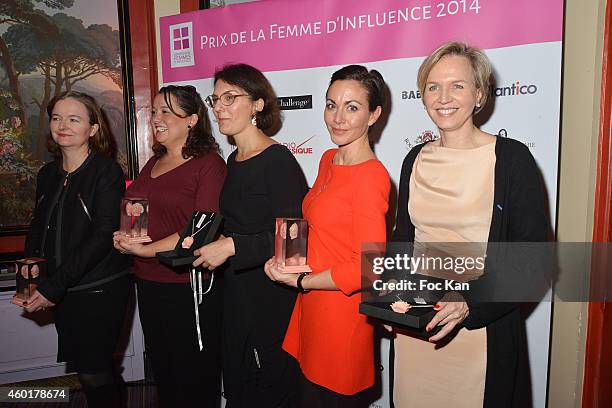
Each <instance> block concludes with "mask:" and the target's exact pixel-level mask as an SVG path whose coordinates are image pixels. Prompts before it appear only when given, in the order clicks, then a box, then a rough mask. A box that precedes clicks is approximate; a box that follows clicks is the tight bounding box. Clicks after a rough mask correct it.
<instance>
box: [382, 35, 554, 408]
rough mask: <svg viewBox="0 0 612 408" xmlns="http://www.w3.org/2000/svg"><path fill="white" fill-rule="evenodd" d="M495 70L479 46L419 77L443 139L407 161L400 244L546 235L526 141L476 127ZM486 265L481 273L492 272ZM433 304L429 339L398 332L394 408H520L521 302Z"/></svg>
mask: <svg viewBox="0 0 612 408" xmlns="http://www.w3.org/2000/svg"><path fill="white" fill-rule="evenodd" d="M491 72H492V68H491V64H490V62H489V60H488V58H487V57H486V55H485V54H484V53H483V52H482V51H481V50H479V49H477V48H474V47H471V46H468V45H466V44H463V43H459V42H450V43H446V44H444V45H442V46H440V47H439V48H438V49H436V50H435V51H434V52H433V53H432V54H431V55H430V56H429V57H427V58H426V59H425V60H424V61H423V63H422V64H421V67H420V69H419V73H418V80H417V82H418V87H419V90H420V91H421V95H422V98H423V104H424V105H425V109H426V111H427V113H428V115H429V117H430V118H431V119H432V120H433V122H434V123H435V124H436V126H437V127H438V131H439V133H440V138H439V139H437V140H434V141H430V142H427V143H423V144H421V145H418V146H416V147H414V148H413V149H412V150H411V151H410V152H409V153H408V155H407V156H406V158H405V159H404V163H403V165H402V171H401V178H400V184H399V197H398V206H397V222H396V229H395V232H394V240H395V241H407V242H414V243H415V244H416V243H420V244H426V243H430V242H459V243H466V242H473V243H487V242H537V241H545V240H546V238H547V220H546V216H545V206H544V188H543V185H542V183H541V181H540V180H541V179H540V176H539V173H538V169H537V166H536V163H535V160H534V158H533V156H532V155H531V153H530V152H529V149H528V148H527V147H526V146H525V145H524V144H522V143H520V142H517V141H516V140H513V139H509V138H501V137H496V136H493V135H490V134H488V133H486V132H484V131H482V130H480V129H478V128H477V127H476V125H475V124H474V120H473V118H474V115H476V114H477V113H478V112H479V111H481V110H482V109H483V108H484V106H485V104H486V102H487V100H488V97H489V95H490V89H489V87H490V77H491ZM487 272H488V271H487V270H486V266H485V271H484V273H487ZM454 295H455V296H459V297H458V298H455V299H452V301H451V300H449V301H447V299H444V298H443V299H442V301H440V302H438V304H437V305H436V310H437V313H436V315H435V317H434V318H433V319H432V321H431V322H430V323H429V324H428V325H427V331H431V330H432V329H433V328H434V327H436V326H437V327H438V328H439V332H438V333H436V334H435V335H433V336H431V337H430V338H429V341H424V340H422V339H418V338H415V337H412V336H410V335H408V334H402V332H401V331H398V335H397V338H396V339H395V365H394V366H395V369H394V373H395V381H394V387H393V389H394V395H393V397H394V401H395V406H396V407H402V408H404V407H420V406H428V407H449V406H452V407H466V408H468V407H469V408H474V407H482V406H484V407H495V408H499V407H524V406H526V405H524V404H523V402H522V401H521V398H524V397H526V396H528V395H529V390H528V383H527V379H528V377H529V374H528V371H527V370H528V367H527V366H526V365H525V364H524V363H525V356H526V350H525V349H524V348H523V341H522V338H523V333H522V325H523V322H522V320H521V316H520V312H519V309H518V306H517V304H515V303H508V302H504V303H502V302H498V303H482V302H478V299H473V298H471V297H470V296H469V293H467V292H466V293H464V295H465V296H466V298H465V299H464V298H463V297H461V295H459V294H458V293H455V294H454Z"/></svg>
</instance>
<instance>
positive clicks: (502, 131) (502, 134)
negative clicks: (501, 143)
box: [497, 128, 536, 149]
mask: <svg viewBox="0 0 612 408" xmlns="http://www.w3.org/2000/svg"><path fill="white" fill-rule="evenodd" d="M497 136H499V137H510V131H509V130H508V129H506V128H501V129H499V131H498V132H497ZM523 144H524V145H525V146H527V147H528V148H530V149H531V148H534V147H536V144H535V142H528V141H525V142H523Z"/></svg>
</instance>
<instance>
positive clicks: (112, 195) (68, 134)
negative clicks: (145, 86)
mask: <svg viewBox="0 0 612 408" xmlns="http://www.w3.org/2000/svg"><path fill="white" fill-rule="evenodd" d="M47 111H48V113H49V119H50V123H49V128H50V130H51V134H50V137H49V139H48V143H47V144H48V148H49V151H50V152H51V153H52V154H53V155H54V156H55V158H56V159H55V160H54V161H53V162H51V163H48V164H46V165H45V166H44V167H43V168H41V169H40V171H39V173H38V179H37V183H36V203H37V204H36V208H35V209H34V216H33V219H32V223H31V226H30V230H29V232H28V236H27V240H26V247H25V255H26V256H27V257H39V258H45V259H46V261H47V262H46V265H47V277H46V278H45V279H43V280H42V281H41V282H40V284H39V285H38V289H37V290H36V291H34V293H33V294H32V295H31V296H30V297H29V298H28V299H27V300H26V301H25V303H24V304H22V306H23V307H25V308H26V310H27V311H28V312H36V311H38V310H44V309H45V308H53V314H54V318H55V327H56V329H57V334H58V355H57V360H58V361H65V362H67V363H68V369H69V370H75V371H76V372H77V374H78V377H79V381H80V382H81V385H82V386H83V389H84V391H85V395H86V397H87V404H88V406H89V407H110V406H117V404H118V403H119V402H118V393H117V390H116V387H115V384H114V381H113V372H112V363H113V352H114V350H115V347H116V345H117V341H118V339H119V334H120V329H121V327H122V324H123V319H124V316H125V309H126V305H127V299H128V294H129V288H130V285H131V282H130V279H129V277H128V275H127V273H128V268H129V265H130V262H129V258H128V257H126V256H123V255H121V254H119V253H118V252H117V251H116V250H115V249H113V241H112V237H113V231H115V230H117V229H118V228H119V205H120V202H121V197H122V196H123V192H124V190H125V181H124V178H123V171H122V170H121V167H120V166H119V165H118V164H117V162H116V161H115V159H114V156H115V153H116V147H115V145H114V140H113V139H112V136H111V134H110V133H109V130H108V127H107V125H106V123H105V122H104V119H103V117H102V115H101V112H100V108H99V107H98V106H97V104H96V102H95V100H94V99H93V98H92V97H90V96H89V95H86V94H83V93H80V92H74V91H70V92H64V93H63V94H61V95H59V96H58V97H56V98H55V99H53V100H52V101H51V102H50V103H49V107H48V109H47Z"/></svg>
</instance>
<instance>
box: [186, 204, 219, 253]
mask: <svg viewBox="0 0 612 408" xmlns="http://www.w3.org/2000/svg"><path fill="white" fill-rule="evenodd" d="M196 218H198V216H197V215H196V216H194V217H193V218H192V219H191V235H189V236H187V237H185V238H184V239H183V242H182V243H181V246H182V247H183V248H185V249H189V248H191V246H192V245H193V241H194V238H193V237H195V236H196V235H198V233H200V232H201V231H202V230H204V229H205V228H206V226H207V225H208V224H210V223H211V222H212V219H211V220H208V222H206V224H204V225H202V223H203V222H204V221H205V220H206V213H204V214H202V215H201V216H200V219H199V220H198V222H197V224H196V221H195V220H196ZM196 228H197V230H196Z"/></svg>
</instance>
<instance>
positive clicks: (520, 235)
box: [393, 137, 548, 408]
mask: <svg viewBox="0 0 612 408" xmlns="http://www.w3.org/2000/svg"><path fill="white" fill-rule="evenodd" d="M424 145H425V144H420V145H418V146H415V147H414V148H413V149H412V150H411V151H410V152H409V153H408V155H407V156H406V158H405V159H404V162H403V164H402V171H401V176H400V187H399V195H398V205H397V220H396V227H395V231H394V233H393V241H402V242H414V225H413V224H412V222H411V220H410V215H409V214H408V200H409V181H410V175H411V173H412V167H413V164H414V161H415V159H416V157H417V156H418V154H419V152H420V151H421V149H422V148H423V146H424ZM495 156H496V162H495V187H494V198H493V208H492V209H491V211H492V212H493V216H492V218H491V227H490V229H489V239H488V241H489V242H544V241H546V240H547V234H548V219H547V216H546V207H545V201H544V200H545V198H544V197H545V190H544V186H543V183H542V180H541V177H540V172H539V170H538V168H537V165H536V163H535V160H534V158H533V156H532V155H531V152H530V151H529V149H528V148H527V147H526V146H525V145H524V144H523V143H521V142H518V141H516V140H513V139H508V138H502V137H497V142H496V146H495ZM479 281H480V280H479ZM481 283H485V282H484V281H483V282H478V283H477V284H481ZM472 285H473V284H472ZM472 287H473V286H472ZM465 300H466V303H467V304H468V306H469V308H470V314H469V316H468V317H467V318H466V319H465V321H464V322H463V325H464V326H465V327H466V328H468V329H477V328H481V327H486V328H487V374H486V381H485V395H484V407H491V408H493V407H494V408H500V407H501V408H503V407H517V408H518V407H520V408H524V407H526V406H530V405H525V404H526V403H527V404H530V401H525V400H524V399H525V398H527V399H529V398H530V396H531V393H530V389H529V387H530V383H529V366H528V362H527V359H526V356H527V350H526V344H525V338H524V321H523V319H522V317H521V314H520V310H519V305H518V304H516V303H499V302H497V303H479V302H476V301H475V300H473V299H471V298H470V297H469V296H466V299H465Z"/></svg>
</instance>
